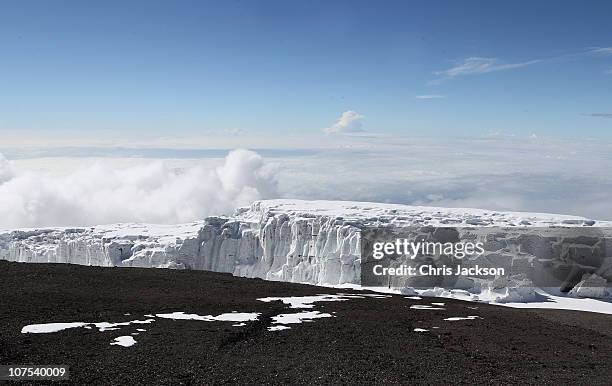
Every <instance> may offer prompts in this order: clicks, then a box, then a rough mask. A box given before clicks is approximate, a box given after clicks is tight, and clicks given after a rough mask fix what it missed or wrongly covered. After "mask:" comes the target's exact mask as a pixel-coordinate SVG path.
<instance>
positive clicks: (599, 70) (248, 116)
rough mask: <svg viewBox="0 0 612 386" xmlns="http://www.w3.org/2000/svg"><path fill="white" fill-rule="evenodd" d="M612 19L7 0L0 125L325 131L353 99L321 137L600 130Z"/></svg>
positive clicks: (414, 5)
mask: <svg viewBox="0 0 612 386" xmlns="http://www.w3.org/2000/svg"><path fill="white" fill-rule="evenodd" d="M610 14H612V4H611V3H610V2H607V1H590V2H588V3H587V4H584V3H579V2H575V1H538V2H533V1H511V2H501V1H482V2H480V1H471V2H457V1H397V2H395V1H386V2H383V3H380V2H374V1H302V2H297V1H218V2H211V1H178V2H172V1H158V2H156V1H99V2H83V1H27V0H26V1H8V0H5V1H3V2H2V4H1V5H0V87H1V90H2V92H1V93H0V134H1V133H2V132H3V131H4V132H9V131H10V132H12V133H15V132H17V133H18V132H20V131H21V132H24V133H25V132H28V133H29V132H31V131H38V132H41V133H44V134H45V135H49V136H53V135H68V134H67V133H72V134H74V133H75V132H78V133H87V134H88V135H90V136H94V137H95V136H102V135H103V133H104V135H107V133H111V134H110V135H118V136H120V135H125V134H126V133H132V134H137V135H142V136H151V137H155V136H161V137H169V136H174V137H176V136H186V137H193V136H199V135H201V136H206V135H208V134H209V133H211V132H217V131H219V132H224V133H231V134H235V133H247V134H249V135H253V136H257V137H259V138H276V137H278V136H282V135H292V134H302V133H312V134H315V133H316V134H317V135H324V134H323V133H322V130H323V129H325V128H330V127H333V125H334V122H336V120H337V119H338V118H339V117H340V116H341V114H342V113H343V112H347V111H353V112H355V114H356V115H355V116H354V117H356V118H355V119H354V121H351V122H348V123H347V124H346V125H344V126H342V124H341V125H340V126H339V127H340V129H339V130H336V131H344V129H345V128H346V129H348V130H347V131H352V130H353V131H354V130H357V129H360V130H366V131H368V132H375V133H384V134H389V135H395V134H401V135H408V136H409V135H431V136H480V135H486V134H489V133H503V134H509V135H517V136H529V135H531V134H534V133H535V134H536V135H537V136H538V137H547V136H548V137H594V138H605V139H609V138H612V48H610V47H612V23H610V20H609V17H610ZM428 96H429V97H428ZM349 118H350V117H349ZM350 119H352V118H350ZM354 124H356V125H354ZM28 135H31V134H28Z"/></svg>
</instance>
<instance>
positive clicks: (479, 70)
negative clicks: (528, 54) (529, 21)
mask: <svg viewBox="0 0 612 386" xmlns="http://www.w3.org/2000/svg"><path fill="white" fill-rule="evenodd" d="M541 61H542V60H540V59H536V60H529V61H526V62H519V63H504V62H502V61H501V60H499V59H497V58H483V57H470V58H466V59H463V60H462V61H459V62H456V63H455V66H454V67H451V68H449V69H446V70H443V71H436V72H434V74H435V75H438V76H442V77H443V78H455V77H458V76H463V75H473V74H486V73H489V72H496V71H504V70H512V69H515V68H521V67H526V66H529V65H532V64H536V63H540V62H541Z"/></svg>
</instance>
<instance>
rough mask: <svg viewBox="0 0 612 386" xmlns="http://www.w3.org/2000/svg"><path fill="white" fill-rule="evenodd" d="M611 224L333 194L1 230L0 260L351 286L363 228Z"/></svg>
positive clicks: (355, 276) (357, 271)
mask: <svg viewBox="0 0 612 386" xmlns="http://www.w3.org/2000/svg"><path fill="white" fill-rule="evenodd" d="M568 224H571V225H578V226H589V227H600V226H601V227H604V226H612V224H611V223H609V222H600V221H594V220H588V219H584V218H580V217H574V216H562V215H552V214H538V213H509V212H496V211H487V210H479V209H448V208H431V207H415V206H404V205H392V204H374V203H358V202H335V201H299V200H266V201H257V202H255V203H253V204H252V205H251V206H250V207H248V208H240V209H239V210H238V211H237V212H236V214H235V216H233V217H227V218H226V217H210V218H207V219H206V220H204V221H200V222H194V223H191V224H181V225H176V226H168V225H143V224H114V225H106V226H96V227H87V228H48V229H30V230H16V231H4V232H0V259H5V260H10V261H18V262H30V263H72V264H82V265H98V266H129V267H165V268H183V269H200V270H211V271H219V272H229V273H233V274H234V275H239V276H246V277H258V278H263V279H268V280H281V281H290V282H306V283H311V284H318V285H323V284H326V285H338V284H347V283H351V284H358V283H359V281H360V230H361V229H362V228H363V227H364V226H386V225H394V226H407V225H455V226H461V225H470V226H491V225H495V226H518V225H520V226H538V227H542V226H554V225H568Z"/></svg>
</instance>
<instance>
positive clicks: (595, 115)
mask: <svg viewBox="0 0 612 386" xmlns="http://www.w3.org/2000/svg"><path fill="white" fill-rule="evenodd" d="M585 115H587V116H589V117H595V118H612V113H591V114H585Z"/></svg>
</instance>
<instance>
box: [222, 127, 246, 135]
mask: <svg viewBox="0 0 612 386" xmlns="http://www.w3.org/2000/svg"><path fill="white" fill-rule="evenodd" d="M223 133H224V134H226V135H244V130H242V129H240V128H229V129H223Z"/></svg>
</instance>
